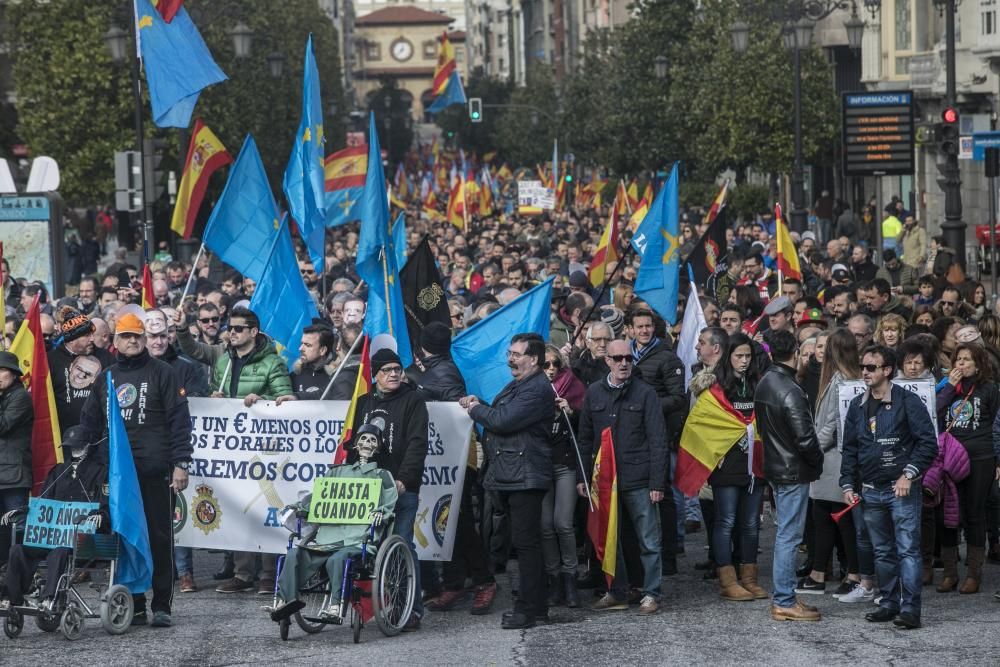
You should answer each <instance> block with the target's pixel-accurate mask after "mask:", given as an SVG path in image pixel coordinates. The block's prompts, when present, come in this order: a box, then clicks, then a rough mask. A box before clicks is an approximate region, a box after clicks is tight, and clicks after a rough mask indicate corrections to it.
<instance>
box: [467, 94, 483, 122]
mask: <svg viewBox="0 0 1000 667" xmlns="http://www.w3.org/2000/svg"><path fill="white" fill-rule="evenodd" d="M469 120H471V121H472V122H473V123H481V122H483V99H482V98H481V97H471V98H469Z"/></svg>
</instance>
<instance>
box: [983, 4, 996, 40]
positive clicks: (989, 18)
mask: <svg viewBox="0 0 1000 667" xmlns="http://www.w3.org/2000/svg"><path fill="white" fill-rule="evenodd" d="M979 17H980V25H981V26H982V34H984V35H995V34H996V32H997V12H996V10H995V9H991V10H989V11H984V12H982V13H981V14H980V15H979Z"/></svg>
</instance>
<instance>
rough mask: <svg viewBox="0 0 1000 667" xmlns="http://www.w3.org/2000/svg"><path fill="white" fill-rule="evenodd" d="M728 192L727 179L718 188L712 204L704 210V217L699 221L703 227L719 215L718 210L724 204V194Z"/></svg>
mask: <svg viewBox="0 0 1000 667" xmlns="http://www.w3.org/2000/svg"><path fill="white" fill-rule="evenodd" d="M728 192H729V179H728V178H727V179H726V182H725V183H723V184H722V189H721V190H719V194H717V195H715V199H713V200H712V205H711V206H709V207H708V211H706V212H705V217H704V219H703V220H702V221H701V224H703V225H705V227H710V226H711V225H712V223H713V222H715V219H716V218H717V217H719V211H721V210H722V207H723V206H725V205H726V194H728Z"/></svg>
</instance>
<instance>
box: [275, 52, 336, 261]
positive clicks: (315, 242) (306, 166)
mask: <svg viewBox="0 0 1000 667" xmlns="http://www.w3.org/2000/svg"><path fill="white" fill-rule="evenodd" d="M323 143H324V139H323V103H322V100H321V98H320V94H319V71H318V70H317V69H316V55H315V54H314V53H313V41H312V34H310V35H309V39H308V40H307V41H306V55H305V66H304V68H303V72H302V119H301V120H300V121H299V129H298V132H297V133H296V135H295V143H294V144H293V145H292V154H291V156H290V157H289V158H288V166H287V167H286V168H285V179H284V190H285V199H287V200H288V208H289V209H290V210H291V212H292V217H293V218H295V222H297V223H298V225H299V231H300V232H301V233H302V240H303V241H305V244H306V249H307V250H308V251H309V257H310V259H311V260H312V263H313V267H314V268H315V269H316V271H317V272H318V273H323V269H324V263H323V254H324V244H325V242H326V192H325V189H324V185H325V184H324V181H325V178H326V171H325V166H324V161H323Z"/></svg>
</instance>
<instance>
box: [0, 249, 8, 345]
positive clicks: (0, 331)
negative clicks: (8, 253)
mask: <svg viewBox="0 0 1000 667" xmlns="http://www.w3.org/2000/svg"><path fill="white" fill-rule="evenodd" d="M0 264H3V241H0ZM6 283H7V281H6V280H4V281H2V282H0V349H2V350H6V349H7V336H6V332H7V300H6V299H5V298H4V291H5V290H6V289H7V284H6Z"/></svg>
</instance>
